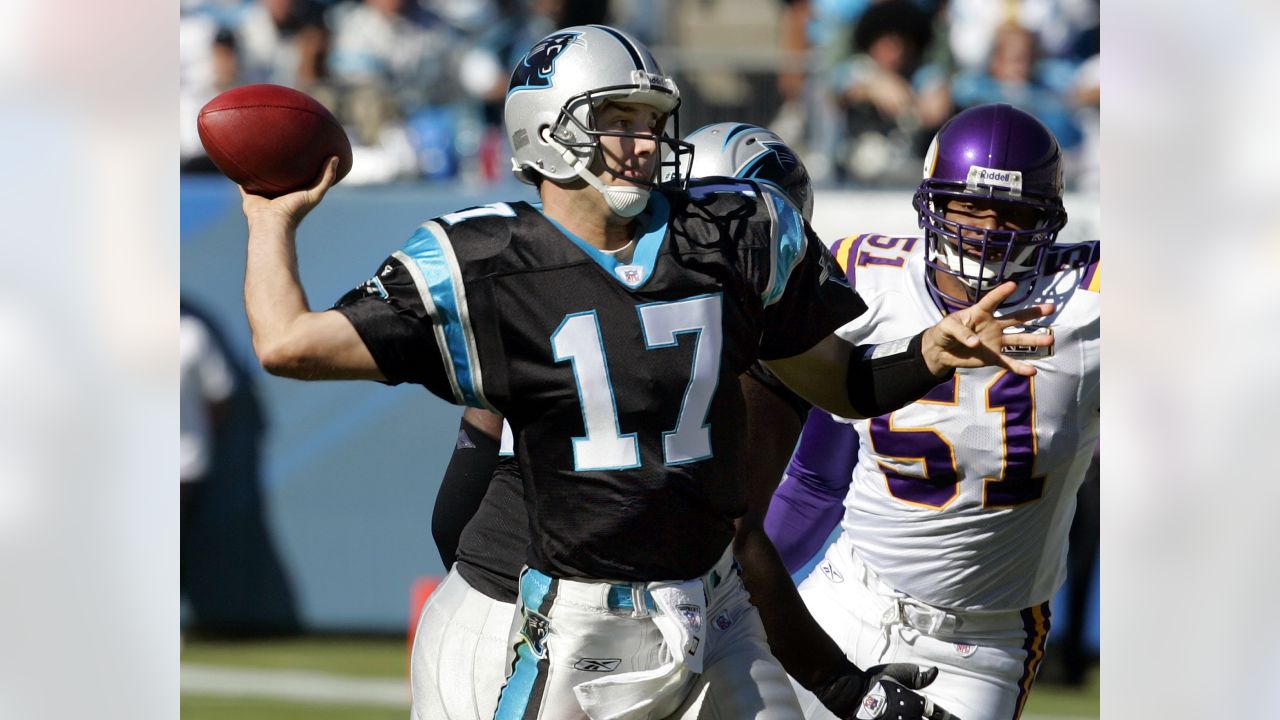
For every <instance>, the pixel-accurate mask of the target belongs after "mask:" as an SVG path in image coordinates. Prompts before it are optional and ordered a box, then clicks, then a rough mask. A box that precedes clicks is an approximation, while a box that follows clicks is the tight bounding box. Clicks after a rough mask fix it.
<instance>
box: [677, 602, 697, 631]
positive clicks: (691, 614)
mask: <svg viewBox="0 0 1280 720" xmlns="http://www.w3.org/2000/svg"><path fill="white" fill-rule="evenodd" d="M676 612H678V613H680V619H681V620H683V621H684V624H685V625H687V626H689V628H690V629H691V630H693V631H694V632H699V631H701V630H702V613H701V612H699V611H698V606H697V605H677V606H676Z"/></svg>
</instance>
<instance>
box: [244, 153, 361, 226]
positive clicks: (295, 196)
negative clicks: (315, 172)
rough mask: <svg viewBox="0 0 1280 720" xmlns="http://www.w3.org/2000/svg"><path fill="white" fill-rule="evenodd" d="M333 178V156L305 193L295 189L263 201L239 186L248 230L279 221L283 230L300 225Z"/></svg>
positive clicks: (336, 164) (329, 186)
mask: <svg viewBox="0 0 1280 720" xmlns="http://www.w3.org/2000/svg"><path fill="white" fill-rule="evenodd" d="M337 177H338V158H337V157H336V156H335V157H331V158H329V161H328V162H327V163H325V166H324V172H322V173H320V179H319V180H318V181H316V184H315V185H312V186H311V187H309V188H307V189H305V190H298V191H295V192H291V193H288V194H286V195H281V196H280V197H277V198H265V197H263V196H261V195H254V194H253V193H250V192H245V189H244V187H242V186H241V187H240V207H241V209H242V210H243V211H244V216H245V218H246V219H247V220H248V221H249V225H250V226H251V227H250V229H252V225H253V224H254V223H256V222H260V221H268V222H281V221H283V222H284V223H285V225H286V226H287V227H289V228H291V229H292V228H296V227H298V223H300V222H302V218H304V217H306V216H307V213H309V212H311V210H312V208H314V207H315V206H316V205H319V204H320V201H321V200H323V199H324V195H325V193H327V192H329V188H331V187H333V184H334V183H335V182H337Z"/></svg>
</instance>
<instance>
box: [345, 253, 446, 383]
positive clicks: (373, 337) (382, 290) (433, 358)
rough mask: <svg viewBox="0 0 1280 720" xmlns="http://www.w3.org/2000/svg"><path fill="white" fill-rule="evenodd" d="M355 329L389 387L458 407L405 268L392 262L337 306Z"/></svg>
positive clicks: (351, 292) (346, 296)
mask: <svg viewBox="0 0 1280 720" xmlns="http://www.w3.org/2000/svg"><path fill="white" fill-rule="evenodd" d="M333 309H334V310H337V311H338V312H340V313H342V314H343V315H344V316H346V318H347V319H348V320H350V321H351V324H352V325H354V326H355V329H356V332H357V333H358V334H359V335H360V339H361V340H363V341H364V344H365V347H367V348H368V349H369V354H371V355H372V356H373V359H374V362H376V363H377V364H378V369H379V370H381V371H382V374H383V376H384V377H386V378H387V380H386V381H387V383H388V384H390V385H399V384H400V383H405V382H409V383H417V384H419V385H422V386H424V387H426V388H427V389H428V390H430V391H431V392H432V393H434V394H435V395H438V396H439V397H441V398H444V399H445V400H448V401H449V402H455V399H454V397H453V392H452V389H451V388H450V386H449V380H448V377H447V374H446V373H445V369H444V363H443V356H442V354H441V352H440V348H439V347H438V346H437V344H436V337H435V333H434V330H433V328H432V325H431V318H430V316H429V315H428V314H427V312H426V308H425V307H424V305H423V302H422V298H421V296H420V294H419V292H418V289H417V286H416V285H415V284H414V280H413V278H412V277H411V275H410V273H409V271H408V269H407V268H406V267H405V265H404V263H403V262H402V261H401V260H400V259H399V258H397V257H396V256H394V255H393V256H391V257H388V258H387V259H386V260H384V261H383V263H382V265H381V266H380V267H379V269H378V272H377V274H376V275H374V276H373V277H371V278H369V279H368V280H367V281H365V282H364V284H362V285H360V286H359V287H357V288H355V289H353V290H351V291H349V292H348V293H347V294H345V295H343V296H342V297H341V298H339V299H338V302H337V303H335V304H334V307H333Z"/></svg>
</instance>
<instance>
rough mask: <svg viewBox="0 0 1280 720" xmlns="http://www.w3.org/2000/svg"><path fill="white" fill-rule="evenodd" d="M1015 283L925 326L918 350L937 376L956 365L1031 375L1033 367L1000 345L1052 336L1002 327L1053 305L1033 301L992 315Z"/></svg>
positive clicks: (1035, 343)
mask: <svg viewBox="0 0 1280 720" xmlns="http://www.w3.org/2000/svg"><path fill="white" fill-rule="evenodd" d="M1017 287H1018V285H1017V283H1014V282H1007V283H1004V284H1003V285H1001V286H1000V287H997V288H996V289H994V290H992V291H991V292H989V293H987V294H986V295H985V296H983V298H982V299H981V300H979V301H978V302H977V303H976V304H974V305H972V306H971V307H967V308H965V309H963V310H957V311H955V312H953V313H951V314H950V315H948V316H946V317H944V318H942V321H941V322H939V323H938V324H937V325H934V326H933V327H931V328H929V329H928V330H926V331H925V332H924V338H923V343H922V345H921V351H922V352H923V353H924V360H925V364H927V365H928V366H929V371H930V372H932V373H933V374H934V375H936V376H938V377H940V378H941V377H946V376H947V374H948V373H949V372H951V371H952V370H954V369H956V368H976V367H983V366H986V365H995V366H999V367H1004V368H1008V369H1009V370H1012V371H1013V372H1015V373H1017V374H1018V375H1025V376H1027V377H1030V376H1032V375H1035V374H1036V369H1035V367H1033V366H1032V365H1030V364H1029V363H1026V362H1023V361H1021V360H1015V359H1013V358H1011V357H1009V356H1008V355H1004V354H1001V352H1000V349H1001V347H1003V346H1009V345H1014V346H1018V347H1049V346H1051V345H1053V336H1052V335H1033V334H1031V333H1021V334H1017V335H1005V334H1004V330H1005V328H1010V327H1014V326H1016V325H1022V324H1023V323H1026V322H1028V321H1031V320H1035V319H1036V318H1041V317H1044V316H1046V315H1051V314H1053V306H1052V305H1033V306H1031V307H1029V308H1023V309H1022V310H1019V311H1018V312H1016V313H1012V314H1010V315H1005V316H1003V317H996V316H995V311H996V309H997V308H999V307H1000V303H1001V302H1003V301H1004V300H1005V298H1007V297H1009V295H1011V294H1012V293H1013V291H1014V290H1016V289H1017Z"/></svg>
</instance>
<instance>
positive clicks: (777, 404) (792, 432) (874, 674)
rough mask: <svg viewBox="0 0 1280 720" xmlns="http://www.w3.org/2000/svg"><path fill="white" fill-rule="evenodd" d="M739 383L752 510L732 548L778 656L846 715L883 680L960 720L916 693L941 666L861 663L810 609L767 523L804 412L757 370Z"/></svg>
mask: <svg viewBox="0 0 1280 720" xmlns="http://www.w3.org/2000/svg"><path fill="white" fill-rule="evenodd" d="M740 382H741V384H742V394H743V397H744V399H745V402H746V409H747V443H746V448H747V456H746V458H745V461H744V462H743V468H744V469H745V471H744V474H743V481H744V483H745V484H746V497H747V511H746V513H744V514H743V515H742V517H740V518H738V519H737V520H735V521H734V525H735V533H734V538H733V554H734V556H735V557H737V559H738V562H739V563H741V565H742V583H743V585H744V586H746V588H747V592H749V593H750V594H751V602H752V604H753V605H755V606H756V609H757V610H758V611H759V613H760V620H761V622H762V623H763V624H764V628H765V635H766V636H767V637H768V641H769V649H770V650H771V651H772V652H773V654H774V657H776V658H778V661H779V662H780V663H782V667H783V668H784V669H786V671H787V673H788V674H789V675H791V676H792V677H793V678H795V679H796V681H797V682H799V683H800V684H801V685H803V686H804V687H805V688H808V689H809V690H811V691H813V692H814V693H815V694H816V695H818V697H819V698H820V699H821V700H822V701H823V703H824V704H825V705H827V707H828V709H830V710H831V711H832V712H835V713H837V714H838V715H839V716H840V717H850V716H852V714H853V711H854V710H856V708H857V706H858V704H859V701H860V700H861V698H862V697H863V695H865V693H866V692H867V691H868V690H869V689H870V688H871V687H872V685H874V684H875V683H876V682H881V683H882V684H883V685H885V690H886V692H889V693H893V694H895V696H900V700H901V701H902V702H904V703H905V702H909V703H919V704H920V706H921V710H922V711H923V712H922V716H923V717H928V718H937V719H939V720H942V719H945V718H951V719H952V720H956V719H955V718H954V716H951V715H950V714H949V713H948V712H947V711H946V710H944V709H943V708H940V707H937V706H935V705H933V704H932V703H931V702H929V701H928V700H927V699H925V698H924V697H923V696H921V695H919V694H918V693H914V692H911V690H913V689H914V690H918V689H920V688H923V687H925V686H927V685H929V684H930V683H931V682H933V680H934V678H935V677H937V670H936V668H924V667H921V666H918V665H914V664H910V663H905V664H904V663H898V664H893V665H881V666H876V667H874V668H869V669H867V670H865V671H864V670H862V669H859V668H857V667H856V666H854V665H853V664H852V663H850V662H849V661H848V659H846V658H845V655H844V652H843V651H842V650H841V649H840V646H839V645H837V644H836V643H835V641H834V640H832V639H831V636H829V635H827V633H826V632H825V631H824V630H823V629H822V627H821V626H820V625H818V623H817V621H816V620H814V619H813V615H811V614H810V613H809V609H808V607H806V606H805V604H804V600H803V599H802V598H801V597H800V593H799V591H798V590H797V588H796V585H795V583H794V582H792V580H791V576H790V574H788V573H787V568H786V566H785V565H784V564H783V562H782V558H781V557H780V556H779V555H778V551H777V549H776V548H775V547H774V546H773V541H772V540H770V539H769V536H768V535H767V534H766V533H765V528H764V518H765V515H766V514H767V513H768V510H769V501H770V499H771V498H772V497H773V492H774V491H775V490H776V489H777V487H778V482H779V480H780V479H781V478H782V474H783V471H784V470H785V469H786V466H787V461H788V460H789V459H790V457H791V451H792V449H793V448H794V447H795V443H796V439H797V438H798V437H799V436H800V429H801V422H800V417H799V416H797V415H796V414H795V412H794V411H793V410H792V409H791V408H790V406H788V404H787V403H786V401H784V400H783V399H782V398H781V397H779V396H778V394H777V393H776V392H774V391H773V390H770V389H769V388H767V387H766V386H765V385H764V384H763V383H761V382H760V381H758V380H756V379H754V378H752V377H751V376H750V375H746V374H744V375H742V376H741V378H740ZM925 703H928V706H927V709H926V706H925Z"/></svg>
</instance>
